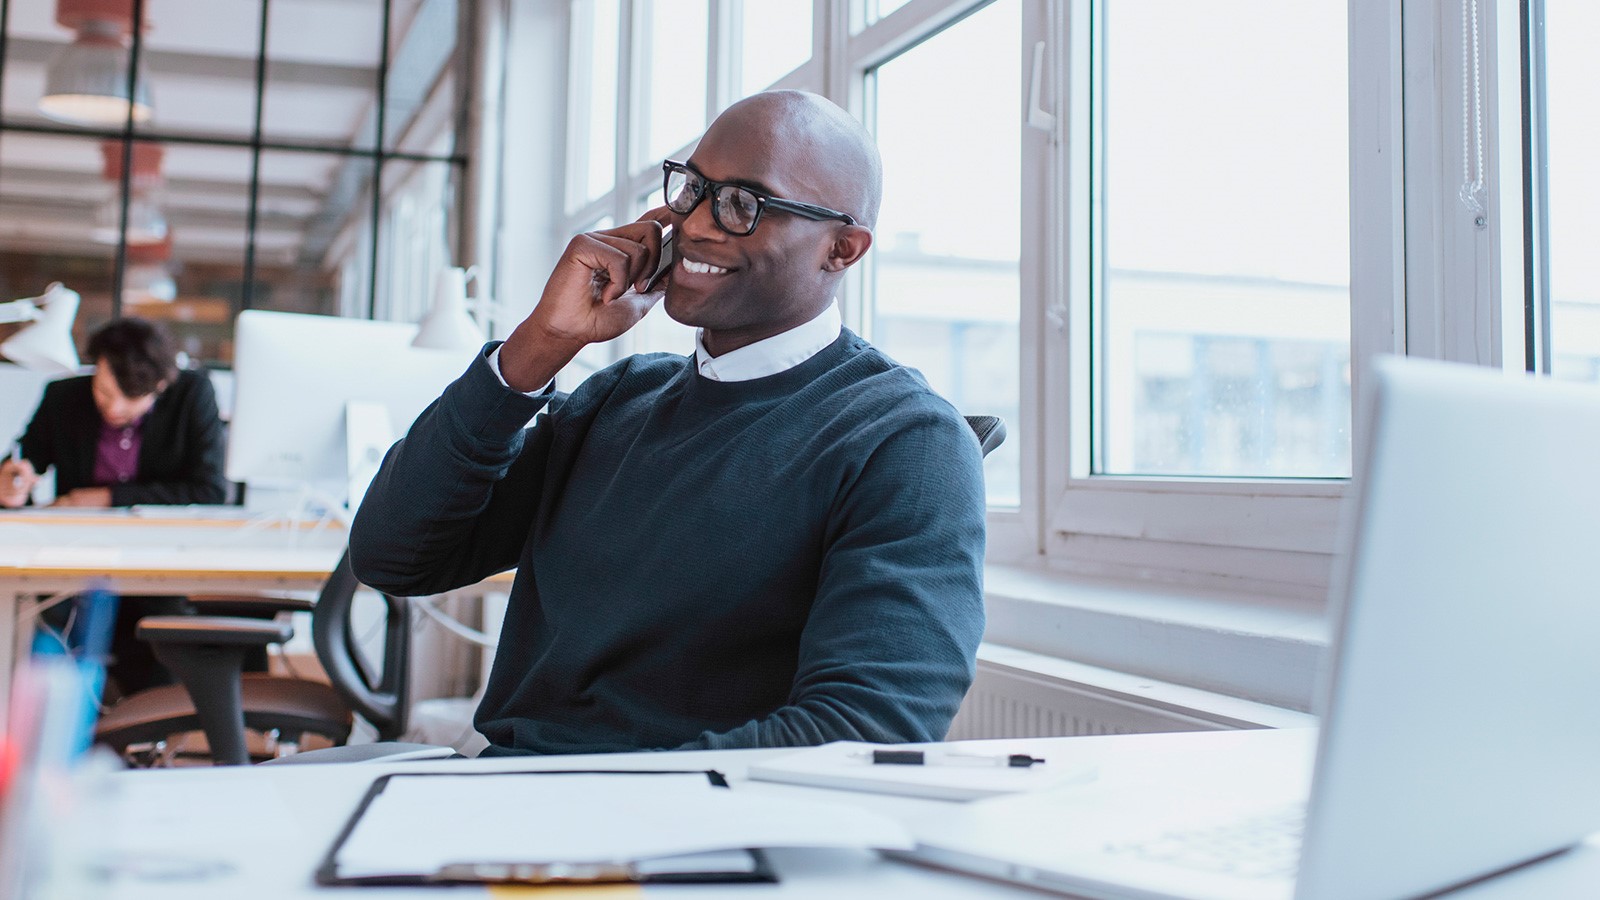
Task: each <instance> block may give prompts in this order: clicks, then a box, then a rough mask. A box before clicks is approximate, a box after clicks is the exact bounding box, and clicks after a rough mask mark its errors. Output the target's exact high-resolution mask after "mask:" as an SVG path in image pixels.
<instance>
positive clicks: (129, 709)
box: [95, 673, 352, 753]
mask: <svg viewBox="0 0 1600 900" xmlns="http://www.w3.org/2000/svg"><path fill="white" fill-rule="evenodd" d="M241 689H242V695H243V700H244V724H245V727H246V728H251V729H254V730H256V731H263V732H266V731H278V732H281V733H283V734H290V735H299V734H304V733H306V732H310V733H312V734H317V735H321V736H323V737H326V738H327V739H328V740H329V741H331V742H333V743H335V744H339V743H343V742H344V741H345V740H346V739H347V738H348V737H349V736H350V726H351V721H352V720H351V715H350V709H349V707H348V706H346V705H345V703H344V701H343V700H341V699H340V697H339V695H338V694H337V693H335V691H334V690H333V688H331V687H329V686H328V685H325V684H322V683H320V682H314V681H303V680H301V679H298V678H282V677H278V676H273V675H260V674H254V673H247V674H246V675H245V676H244V678H243V680H242V682H241ZM199 730H201V726H200V716H199V714H198V713H197V712H195V708H194V704H193V703H192V702H190V700H189V693H188V691H186V690H184V688H183V686H182V685H176V684H175V685H167V686H165V687H159V688H152V689H150V690H147V691H142V692H140V693H138V694H135V695H134V696H132V697H128V698H125V699H124V700H123V701H122V702H120V703H118V704H117V705H116V706H113V707H112V708H111V710H110V711H109V712H107V713H106V714H105V716H104V717H102V718H101V720H100V723H99V725H98V726H97V727H96V728H95V741H96V742H97V743H101V744H105V745H107V746H109V747H111V748H112V749H114V750H116V751H117V752H118V753H122V752H125V751H126V750H127V748H128V746H129V745H130V744H151V743H156V742H158V741H163V740H166V739H167V737H168V736H170V735H172V734H174V733H177V732H182V731H199Z"/></svg>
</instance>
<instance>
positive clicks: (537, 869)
mask: <svg viewBox="0 0 1600 900" xmlns="http://www.w3.org/2000/svg"><path fill="white" fill-rule="evenodd" d="M508 775H515V776H529V777H541V776H560V775H640V776H648V775H704V776H706V779H707V780H708V781H710V782H711V784H712V785H713V786H715V787H720V788H727V787H728V780H727V779H726V778H724V777H723V775H722V773H721V772H717V771H715V770H712V769H703V770H701V769H649V770H610V769H573V770H558V771H540V772H415V773H410V772H407V773H391V774H388V775H381V776H379V777H378V778H377V779H376V780H374V781H373V782H372V785H371V786H370V787H368V788H367V793H366V795H365V796H363V797H362V798H361V803H360V804H358V805H357V806H356V809H355V812H353V813H351V814H350V818H349V819H348V820H347V821H346V822H345V824H344V827H343V828H341V829H339V836H338V837H336V838H334V840H333V844H332V845H331V846H330V847H329V848H328V852H327V853H326V854H325V855H324V856H323V857H322V862H321V863H319V864H318V865H317V871H316V882H317V884H319V885H321V886H323V887H339V886H357V885H371V886H405V885H412V886H417V885H452V884H461V885H465V884H475V885H486V884H606V883H617V884H626V883H635V884H672V883H680V884H681V883H706V882H743V883H748V882H776V881H777V880H778V874H777V872H776V871H775V870H774V869H773V868H772V863H771V861H770V860H768V859H767V856H766V854H765V853H763V852H762V851H761V850H759V849H755V848H745V849H743V850H741V851H738V852H741V853H745V854H748V855H749V859H750V865H749V867H748V868H740V869H738V870H734V871H692V872H685V871H671V872H649V871H646V870H644V869H647V868H648V863H649V860H637V861H634V862H630V863H564V862H532V861H530V862H475V863H460V864H455V865H449V866H446V867H444V869H442V870H440V871H438V872H434V873H431V874H427V875H412V874H396V875H360V876H343V875H340V874H339V851H340V850H341V849H342V848H343V847H344V844H345V841H346V840H347V839H349V837H350V835H351V834H353V833H354V832H355V830H356V826H357V825H359V824H360V822H361V818H362V816H363V815H365V814H366V812H367V810H368V809H369V808H370V807H371V806H372V803H373V801H374V800H376V799H377V798H378V796H379V795H381V794H382V793H383V791H384V789H385V788H386V787H388V786H389V783H390V781H391V780H392V779H396V778H431V777H435V776H450V777H455V778H460V777H463V776H466V777H477V776H482V777H502V778H503V777H506V776H508ZM641 867H643V869H642V868H641Z"/></svg>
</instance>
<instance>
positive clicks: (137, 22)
mask: <svg viewBox="0 0 1600 900" xmlns="http://www.w3.org/2000/svg"><path fill="white" fill-rule="evenodd" d="M128 24H129V30H130V31H131V32H133V41H132V43H131V46H130V49H129V51H128V80H127V88H128V111H127V114H126V115H125V116H123V118H122V179H121V185H120V187H119V189H120V190H121V192H122V209H121V215H120V216H119V220H118V223H117V258H116V263H115V264H114V267H113V268H112V275H111V318H113V319H117V318H121V316H122V285H123V281H124V279H126V277H127V273H128V205H129V203H131V202H132V200H133V110H134V106H135V103H134V101H135V99H136V98H137V97H138V87H139V57H140V55H141V54H142V53H143V52H144V28H143V25H144V0H133V21H132V22H130V23H128Z"/></svg>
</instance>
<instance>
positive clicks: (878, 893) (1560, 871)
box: [96, 732, 1600, 900]
mask: <svg viewBox="0 0 1600 900" xmlns="http://www.w3.org/2000/svg"><path fill="white" fill-rule="evenodd" d="M1255 735H1260V736H1261V737H1259V738H1257V737H1256V736H1253V735H1244V736H1241V734H1240V733H1237V732H1232V733H1230V732H1202V733H1188V734H1172V735H1131V736H1116V737H1095V738H1046V739H1035V740H1028V741H1004V742H997V741H988V742H972V743H973V744H975V745H983V744H989V745H998V746H1005V747H1022V748H1028V749H1030V750H1031V751H1032V752H1034V753H1036V754H1039V755H1043V756H1045V757H1047V758H1050V757H1055V758H1067V757H1068V756H1072V757H1075V758H1079V759H1083V760H1086V761H1092V762H1095V763H1096V764H1098V765H1101V766H1102V767H1106V766H1117V767H1123V768H1126V767H1128V766H1161V765H1172V766H1177V767H1183V766H1185V765H1189V764H1192V763H1193V762H1194V761H1195V760H1196V759H1209V760H1210V762H1211V763H1212V764H1214V762H1215V760H1216V759H1217V758H1219V757H1225V756H1227V755H1229V754H1230V751H1231V750H1232V749H1234V748H1238V747H1239V746H1240V744H1239V742H1240V741H1241V740H1244V741H1254V740H1257V739H1259V740H1279V741H1280V743H1281V744H1283V745H1284V746H1287V747H1289V748H1290V749H1295V747H1296V743H1295V740H1294V739H1293V738H1291V739H1290V741H1288V742H1286V743H1285V742H1282V740H1281V739H1282V738H1283V735H1281V734H1271V733H1261V732H1257V733H1255ZM1299 746H1300V747H1301V748H1303V747H1304V746H1305V745H1304V742H1301V743H1300V744H1299ZM786 752H789V751H787V750H734V751H711V752H695V753H672V754H661V753H634V754H610V755H604V756H572V757H540V758H524V759H515V760H471V761H459V760H458V761H453V762H451V761H444V762H436V763H409V764H396V765H385V766H379V765H343V766H336V765H330V766H280V767H272V766H260V767H255V768H253V769H232V770H221V769H210V770H196V769H189V770H177V771H166V772H127V773H121V774H118V775H116V776H113V778H112V781H113V784H114V785H115V786H116V787H117V788H119V790H117V791H116V792H115V794H116V796H115V798H114V799H113V800H110V801H107V804H106V806H107V807H108V812H107V814H106V815H104V816H96V819H97V820H98V821H102V822H104V823H105V825H106V827H107V828H108V829H109V831H110V841H109V843H110V846H111V848H112V851H111V857H110V858H111V859H113V860H121V861H123V863H124V865H123V867H122V868H123V871H124V872H126V873H128V874H123V875H121V876H119V877H118V878H117V879H116V880H115V881H114V882H113V883H112V885H111V887H110V890H109V893H108V896H109V897H112V898H118V900H146V898H149V900H191V898H192V900H200V898H206V900H212V898H216V897H246V896H247V897H280V898H305V897H313V896H316V897H330V896H342V897H347V898H353V900H369V898H372V900H376V898H395V900H399V898H419V897H425V896H426V897H432V896H450V897H458V898H459V897H482V896H485V892H484V891H475V890H472V889H447V888H446V889H438V890H427V889H419V888H405V889H379V888H357V889H352V888H333V889H321V890H319V889H317V888H316V887H315V886H314V885H313V884H312V870H313V868H314V867H315V865H316V863H317V862H318V861H319V860H320V859H321V856H322V854H323V853H324V852H325V850H326V849H327V847H328V845H329V843H330V842H331V841H332V840H333V838H334V836H335V834H336V833H337V831H338V829H339V827H340V826H341V825H342V824H343V822H344V821H345V819H346V817H347V816H348V815H349V813H350V811H351V810H352V809H354V807H355V804H356V803H357V801H358V800H359V799H360V797H361V795H362V794H363V792H364V791H365V790H366V788H367V785H368V784H370V782H371V781H372V779H373V778H375V777H376V776H378V775H379V774H382V773H384V772H390V771H429V770H433V771H437V770H440V769H444V770H447V771H507V770H519V769H521V770H530V769H547V770H560V769H585V768H606V769H627V768H661V767H663V766H671V767H674V768H677V767H683V768H714V769H717V770H719V771H721V772H723V773H724V774H726V775H727V776H728V777H729V781H730V783H732V785H733V788H734V789H735V790H740V791H763V792H776V793H782V794H785V795H788V796H804V797H813V798H817V797H825V798H827V799H830V800H841V799H843V800H848V801H851V802H859V803H861V804H863V805H866V806H869V807H871V808H873V809H876V810H879V811H881V812H885V813H888V814H890V815H893V816H896V817H898V818H900V819H901V820H902V821H904V822H905V823H906V824H907V825H908V827H910V828H911V829H912V831H913V833H915V831H916V827H917V821H918V819H919V817H926V815H927V814H928V813H929V811H931V810H936V809H939V808H941V807H943V806H944V803H943V802H942V801H936V800H919V799H914V798H906V797H891V796H885V795H877V794H855V793H847V792H842V791H828V790H821V789H815V788H804V787H796V786H790V785H779V784H768V783H763V782H752V781H747V780H745V778H744V774H745V770H746V768H747V767H748V766H749V765H750V764H751V763H752V762H754V761H756V760H759V759H762V758H764V757H766V756H769V755H773V754H781V753H786ZM527 814H528V815H541V814H547V813H546V811H540V810H528V811H527ZM448 821H449V811H448V810H441V811H440V818H439V822H438V823H437V825H438V826H439V827H448ZM1426 839H1427V838H1426V836H1425V835H1423V836H1419V840H1426ZM1397 852H1400V851H1399V850H1397ZM770 855H771V858H772V861H773V863H774V866H775V867H776V869H777V870H778V873H779V876H780V878H781V882H780V883H779V884H778V885H767V884H756V885H738V884H733V885H660V886H649V887H645V888H643V889H642V890H643V893H645V894H647V895H650V896H661V897H672V898H689V897H693V898H707V900H744V898H772V897H776V896H782V897H815V898H826V900H849V898H868V897H871V898H893V900H898V898H902V897H904V898H925V900H941V898H1018V900H1021V898H1035V900H1036V898H1039V897H1041V896H1044V895H1042V894H1040V893H1039V892H1037V891H1033V890H1028V889H1024V888H1020V887H1013V886H1010V885H1005V884H1000V883H995V882H989V881H984V880H981V879H977V878H973V877H971V876H966V875H959V874H954V873H947V872H942V871H939V870H935V869H929V868H925V867H922V866H917V865H913V864H910V863H904V862H897V861H893V860H888V859H884V858H880V857H879V856H878V855H877V854H876V853H872V852H867V851H837V850H811V851H805V850H781V851H772V852H771V854H770ZM141 867H143V868H144V869H145V870H146V871H147V872H148V873H150V874H151V875H154V874H156V873H161V874H165V875H166V876H168V877H166V878H155V877H150V876H144V877H141V876H139V875H137V874H133V873H136V872H137V871H138V870H139V869H140V868H141ZM185 872H187V873H188V874H189V876H190V877H189V878H187V879H176V878H174V877H172V876H173V875H174V874H179V873H185ZM623 890H624V891H628V892H630V893H633V892H636V891H638V890H639V889H635V888H624V889H623ZM500 896H505V895H503V894H502V895H500ZM525 896H530V897H539V896H544V897H548V898H554V897H558V896H565V895H563V894H561V893H560V892H555V893H551V892H548V891H547V892H544V893H542V894H527V895H525ZM578 896H580V897H581V896H584V895H578ZM587 896H590V897H596V898H598V897H599V896H608V897H609V896H613V895H612V894H609V893H605V894H593V893H591V894H589V895H587ZM1451 896H1453V897H1461V898H1467V900H1512V898H1518V900H1520V898H1527V897H1539V898H1554V900H1560V898H1579V897H1583V898H1591V897H1595V896H1600V845H1596V844H1592V843H1591V844H1585V845H1582V846H1580V847H1579V848H1578V849H1576V850H1574V851H1571V852H1569V853H1566V854H1564V855H1562V856H1559V857H1556V858H1554V859H1551V860H1547V861H1545V862H1542V863H1539V864H1536V865H1534V866H1530V867H1527V868H1525V869H1522V870H1519V871H1517V872H1514V873H1512V874H1510V875H1508V876H1503V877H1501V878H1498V879H1495V880H1493V881H1490V882H1486V883H1483V884H1480V885H1476V886H1473V887H1470V888H1467V889H1464V890H1462V891H1459V892H1457V893H1455V894H1453V895H1451Z"/></svg>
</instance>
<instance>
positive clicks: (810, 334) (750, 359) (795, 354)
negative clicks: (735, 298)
mask: <svg viewBox="0 0 1600 900" xmlns="http://www.w3.org/2000/svg"><path fill="white" fill-rule="evenodd" d="M843 327H844V322H843V320H842V319H840V317H839V306H838V304H836V303H829V304H828V308H827V309H824V310H823V311H822V312H820V313H818V314H817V317H816V318H814V319H812V320H811V321H809V322H807V323H805V324H804V325H797V326H795V327H794V328H791V329H789V330H788V331H785V332H782V333H779V334H775V335H773V336H772V337H769V338H764V339H762V340H759V341H756V342H755V343H754V344H748V345H746V346H743V347H740V348H739V349H737V350H730V351H728V352H727V353H724V354H722V355H721V356H712V355H711V354H709V353H707V352H706V345H705V341H704V340H703V339H702V338H703V337H704V332H705V330H704V329H696V330H695V333H694V360H695V366H696V368H697V369H698V370H699V372H700V374H701V375H704V376H705V377H706V378H709V379H711V380H712V381H751V380H754V379H756V378H765V377H766V376H768V375H776V374H778V373H779V372H782V371H785V370H787V369H792V368H794V367H795V366H798V365H800V364H801V363H803V362H805V361H806V360H808V359H810V358H811V357H813V356H816V355H817V354H818V353H819V352H821V351H822V349H823V348H824V347H826V346H828V345H829V344H831V343H833V342H834V341H836V340H838V338H839V332H840V329H842V328H843Z"/></svg>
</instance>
